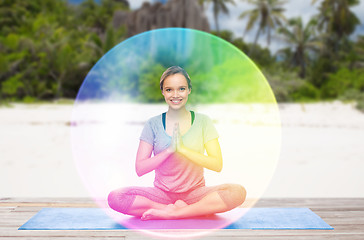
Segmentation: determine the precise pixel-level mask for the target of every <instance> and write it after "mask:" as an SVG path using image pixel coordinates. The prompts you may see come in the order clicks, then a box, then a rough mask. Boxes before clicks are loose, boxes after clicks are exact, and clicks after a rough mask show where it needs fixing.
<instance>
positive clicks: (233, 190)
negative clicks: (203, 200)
mask: <svg viewBox="0 0 364 240" xmlns="http://www.w3.org/2000/svg"><path fill="white" fill-rule="evenodd" d="M219 193H220V196H221V198H222V199H223V201H224V202H225V204H226V205H227V207H228V208H229V209H233V208H236V207H238V206H240V205H241V204H243V203H244V201H245V199H246V190H245V188H244V187H243V186H241V185H239V184H224V185H223V190H222V191H219Z"/></svg>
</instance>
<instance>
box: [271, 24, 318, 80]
mask: <svg viewBox="0 0 364 240" xmlns="http://www.w3.org/2000/svg"><path fill="white" fill-rule="evenodd" d="M316 24H317V20H316V19H311V20H310V22H308V23H307V24H306V26H304V25H303V23H302V19H301V17H299V18H293V19H291V20H289V21H288V26H287V27H281V28H279V29H278V33H279V34H280V35H281V36H282V39H283V41H285V42H286V43H287V44H289V45H290V47H288V48H286V49H282V50H280V52H290V50H291V49H293V54H292V56H291V57H292V59H291V63H292V64H293V65H294V66H299V68H300V72H299V76H300V77H301V78H305V76H306V67H307V63H308V58H309V52H310V51H311V52H316V51H318V50H319V49H321V48H322V43H321V42H320V41H318V38H317V37H316V32H315V27H316Z"/></svg>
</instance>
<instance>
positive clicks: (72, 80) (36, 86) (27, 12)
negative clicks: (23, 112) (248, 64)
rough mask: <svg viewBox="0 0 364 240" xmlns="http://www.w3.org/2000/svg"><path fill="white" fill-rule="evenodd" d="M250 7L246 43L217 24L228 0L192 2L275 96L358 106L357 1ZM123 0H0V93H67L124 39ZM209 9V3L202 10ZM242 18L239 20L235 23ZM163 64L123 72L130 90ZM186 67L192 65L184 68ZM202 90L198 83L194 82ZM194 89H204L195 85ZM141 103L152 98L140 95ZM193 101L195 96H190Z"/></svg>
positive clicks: (363, 94)
mask: <svg viewBox="0 0 364 240" xmlns="http://www.w3.org/2000/svg"><path fill="white" fill-rule="evenodd" d="M244 1H245V2H247V3H249V4H250V5H251V6H252V8H251V9H247V10H245V11H243V12H242V13H241V15H240V19H247V24H246V25H245V26H242V27H241V29H242V30H243V31H245V33H247V32H249V31H255V33H254V34H255V39H254V42H253V43H248V42H245V41H244V38H240V37H238V38H237V37H235V36H234V35H233V33H232V32H230V31H227V30H224V29H220V26H219V17H220V16H221V13H224V14H229V12H228V7H229V5H233V4H235V2H236V1H234V0H199V1H198V2H199V3H200V4H202V5H203V6H204V9H205V10H206V9H207V8H206V6H211V9H212V11H213V15H214V21H215V29H216V31H214V32H212V33H213V34H216V35H218V36H219V37H221V38H223V39H225V40H226V41H228V42H230V43H231V44H233V45H235V46H236V47H237V48H239V49H240V50H242V51H243V52H244V53H246V54H248V56H249V57H250V58H251V59H252V60H253V61H254V62H255V63H256V64H257V65H258V66H259V67H260V68H261V69H262V71H263V73H264V74H265V76H266V78H267V79H268V81H269V83H270V84H271V86H272V88H273V91H274V92H275V95H276V98H277V99H278V100H279V101H311V100H313V101H315V100H325V99H343V100H356V101H357V102H358V104H357V106H358V107H359V108H362V109H364V71H363V69H364V36H360V35H359V36H355V37H353V33H354V31H355V29H356V28H357V27H358V25H360V24H361V23H360V21H359V19H358V16H356V15H355V13H354V12H353V10H352V7H354V6H356V5H358V3H359V0H320V1H317V0H312V6H314V7H317V10H318V14H317V15H316V16H314V17H313V18H312V19H310V20H309V21H308V22H304V21H303V20H302V19H301V18H300V16H297V17H295V18H291V19H288V20H287V19H286V17H285V16H284V12H285V3H286V1H284V0H244ZM125 3H126V1H120V0H101V1H100V2H99V3H95V1H93V0H85V1H83V3H81V4H79V5H71V4H69V3H68V2H67V1H66V0H33V1H21V0H3V1H0V15H1V18H0V99H1V100H2V101H4V100H7V101H19V100H21V101H35V100H39V99H40V100H42V99H57V98H62V97H66V98H74V97H75V96H76V94H77V92H78V89H79V87H80V86H81V84H82V81H83V79H84V78H85V76H86V75H87V73H88V72H89V70H90V69H91V67H92V66H94V65H95V63H96V62H97V61H98V60H99V59H100V58H101V57H102V56H103V55H104V54H105V53H106V52H108V50H110V49H111V48H112V47H113V46H115V45H116V44H117V43H119V42H121V41H122V40H124V39H125V38H126V30H125V28H123V27H121V28H118V29H116V28H114V27H113V26H112V18H113V15H114V12H115V11H117V10H119V9H123V10H126V11H128V5H127V4H125ZM209 9H210V8H209ZM241 22H243V21H241ZM263 34H265V36H266V37H267V39H266V42H267V46H269V44H270V42H271V39H272V38H273V37H274V38H276V39H280V40H281V42H282V43H284V46H282V48H281V49H280V51H278V52H277V53H276V54H273V53H272V52H271V51H270V50H269V49H268V48H265V47H262V46H261V45H259V44H258V42H259V38H260V37H261V36H262V35H263ZM164 66H165V63H163V62H156V63H155V65H153V66H148V67H147V68H145V71H144V72H143V73H142V77H141V78H140V79H137V78H135V76H129V77H130V81H131V83H130V84H129V85H128V87H129V88H130V92H132V93H135V94H137V93H140V92H147V90H146V89H148V87H153V88H154V87H158V86H157V85H158V84H156V86H154V85H153V86H149V85H148V84H147V83H150V82H155V81H150V80H151V79H155V78H156V77H159V74H160V72H161V71H162V70H163V69H164ZM191 71H193V70H191ZM199 84H200V85H201V86H196V85H195V87H201V89H203V83H202V82H201V83H199ZM201 94H208V93H207V92H204V91H203V90H201ZM140 96H143V99H140V100H141V101H145V102H148V101H155V102H158V101H160V100H161V99H160V95H158V96H157V95H153V94H152V95H148V94H142V95H140ZM195 100H196V101H197V100H198V99H195Z"/></svg>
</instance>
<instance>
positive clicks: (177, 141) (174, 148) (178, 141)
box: [169, 123, 183, 153]
mask: <svg viewBox="0 0 364 240" xmlns="http://www.w3.org/2000/svg"><path fill="white" fill-rule="evenodd" d="M182 148H183V141H182V136H181V132H180V130H179V124H178V123H175V124H174V127H173V134H172V140H171V144H170V145H169V150H170V151H171V152H172V153H174V152H180V150H181V149H182Z"/></svg>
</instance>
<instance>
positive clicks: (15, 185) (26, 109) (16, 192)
mask: <svg viewBox="0 0 364 240" xmlns="http://www.w3.org/2000/svg"><path fill="white" fill-rule="evenodd" d="M211 108H212V109H213V106H211ZM72 111H73V105H72V104H11V106H10V107H9V106H1V107H0V197H26V198H30V197H38V198H39V197H89V196H90V193H89V191H88V190H87V189H86V188H85V184H84V182H83V181H82V180H81V177H80V175H79V173H78V171H77V168H76V166H75V161H74V156H73V154H72V143H71V129H72V127H75V126H73V123H72V120H71V119H72ZM219 111H220V113H221V111H223V109H219ZM225 111H226V112H225V113H223V114H220V115H221V116H224V117H225V119H229V118H233V117H232V114H233V113H232V112H231V111H229V109H226V110H225ZM212 112H213V111H212ZM279 112H280V119H281V123H282V128H281V134H282V142H281V146H280V155H279V161H278V163H277V165H276V169H275V171H274V175H273V177H272V179H271V181H270V183H269V185H268V186H267V188H266V190H265V191H264V194H263V197H267V198H269V197H300V198H306V197H307V198H312V197H314V198H315V197H364V175H363V169H364V145H363V143H364V114H363V113H361V112H359V111H358V110H356V109H355V107H354V105H353V104H352V103H348V104H344V103H341V102H337V101H335V102H327V103H326V102H322V103H304V104H298V103H295V104H291V103H285V104H279ZM212 118H213V119H214V120H216V121H217V122H219V121H220V125H222V124H223V123H222V120H221V119H218V117H216V116H212ZM137 127H138V128H139V129H140V128H141V127H142V124H139V125H138V126H137ZM223 171H224V170H223Z"/></svg>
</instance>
